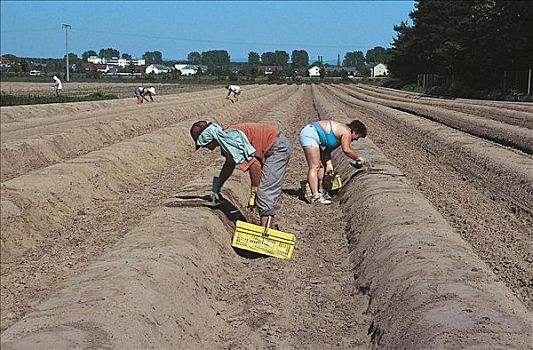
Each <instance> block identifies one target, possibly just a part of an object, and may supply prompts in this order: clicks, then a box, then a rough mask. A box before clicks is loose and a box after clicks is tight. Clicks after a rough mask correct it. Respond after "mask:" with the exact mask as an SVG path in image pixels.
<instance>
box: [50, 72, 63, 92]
mask: <svg viewBox="0 0 533 350" xmlns="http://www.w3.org/2000/svg"><path fill="white" fill-rule="evenodd" d="M52 79H54V88H55V91H56V96H59V95H61V90H62V89H63V84H61V80H59V78H58V77H57V76H55V75H54V76H53V78H52Z"/></svg>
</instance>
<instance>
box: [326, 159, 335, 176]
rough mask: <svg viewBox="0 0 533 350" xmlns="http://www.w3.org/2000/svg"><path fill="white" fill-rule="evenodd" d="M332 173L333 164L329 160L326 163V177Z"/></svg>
mask: <svg viewBox="0 0 533 350" xmlns="http://www.w3.org/2000/svg"><path fill="white" fill-rule="evenodd" d="M333 173H334V170H333V162H332V161H331V159H330V160H328V161H327V162H326V175H333Z"/></svg>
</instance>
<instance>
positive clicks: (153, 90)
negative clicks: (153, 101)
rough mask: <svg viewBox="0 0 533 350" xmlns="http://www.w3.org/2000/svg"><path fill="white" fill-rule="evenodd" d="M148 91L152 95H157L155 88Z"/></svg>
mask: <svg viewBox="0 0 533 350" xmlns="http://www.w3.org/2000/svg"><path fill="white" fill-rule="evenodd" d="M146 90H148V91H149V92H150V93H151V94H152V95H155V88H154V87H151V88H148V89H146Z"/></svg>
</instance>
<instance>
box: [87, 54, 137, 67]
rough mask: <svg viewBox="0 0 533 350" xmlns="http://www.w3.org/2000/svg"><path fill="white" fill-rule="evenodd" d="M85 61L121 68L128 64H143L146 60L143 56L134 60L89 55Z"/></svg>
mask: <svg viewBox="0 0 533 350" xmlns="http://www.w3.org/2000/svg"><path fill="white" fill-rule="evenodd" d="M87 62H89V63H94V64H108V65H111V66H119V67H122V68H124V67H126V66H129V65H134V66H144V65H145V64H146V61H145V59H144V58H139V59H136V60H127V59H125V58H118V57H113V58H100V57H98V56H89V57H88V58H87Z"/></svg>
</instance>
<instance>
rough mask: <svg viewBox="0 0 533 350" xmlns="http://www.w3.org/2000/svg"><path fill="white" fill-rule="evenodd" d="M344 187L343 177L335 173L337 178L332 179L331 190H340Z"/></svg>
mask: <svg viewBox="0 0 533 350" xmlns="http://www.w3.org/2000/svg"><path fill="white" fill-rule="evenodd" d="M341 188H342V178H341V176H340V175H339V174H335V178H334V179H333V181H331V191H336V190H340V189H341Z"/></svg>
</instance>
